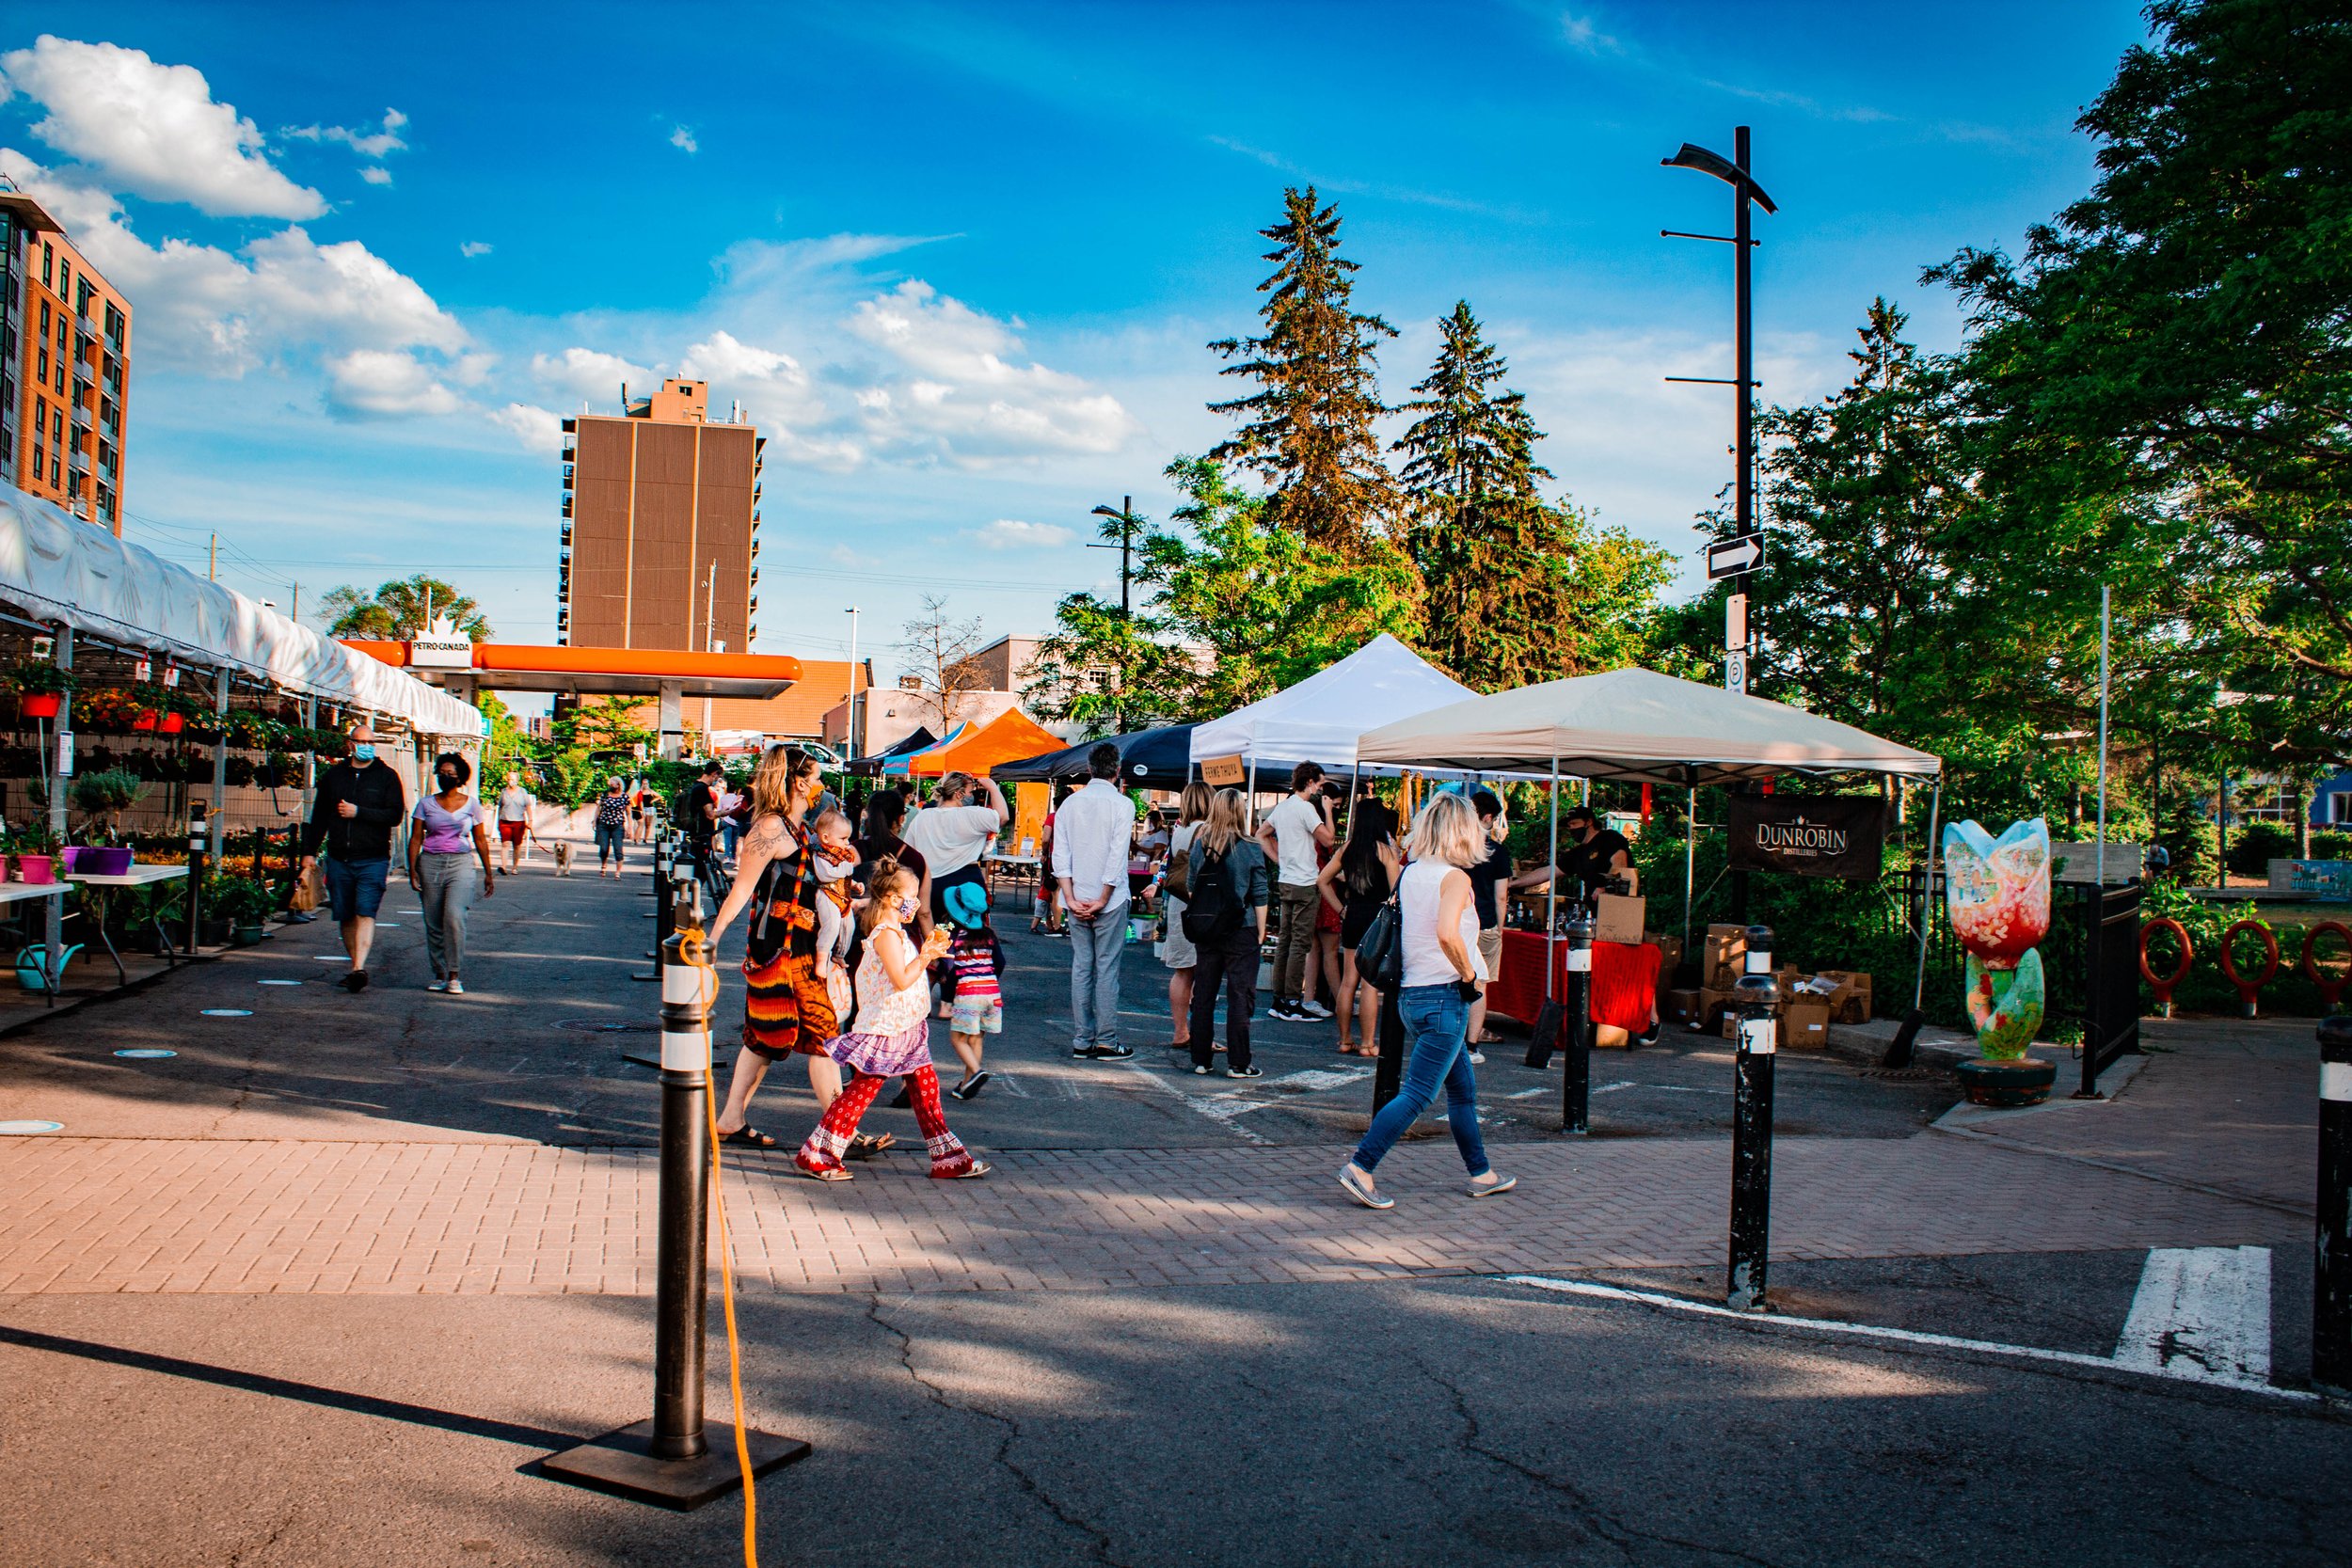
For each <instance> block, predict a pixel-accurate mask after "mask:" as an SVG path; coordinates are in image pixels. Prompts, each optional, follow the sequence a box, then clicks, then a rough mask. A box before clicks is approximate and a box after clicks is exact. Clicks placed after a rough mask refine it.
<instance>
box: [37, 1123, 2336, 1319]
mask: <svg viewBox="0 0 2352 1568" xmlns="http://www.w3.org/2000/svg"><path fill="white" fill-rule="evenodd" d="M1344 1154H1345V1151H1344V1149H1342V1148H1296V1147H1291V1148H1266V1149H1257V1148H1253V1149H1248V1150H1224V1149H1198V1148H1191V1149H1181V1150H1078V1151H1040V1152H1027V1153H1010V1154H1004V1155H1000V1156H997V1157H996V1164H997V1170H996V1173H995V1174H994V1175H993V1176H992V1177H991V1178H990V1179H989V1180H985V1181H978V1182H934V1181H931V1180H929V1179H927V1178H926V1177H924V1176H923V1175H922V1174H921V1166H920V1163H919V1160H918V1159H917V1158H916V1157H915V1155H914V1154H913V1153H910V1152H908V1151H904V1150H900V1151H895V1152H893V1153H892V1154H890V1155H888V1156H885V1157H884V1159H883V1160H882V1162H881V1164H879V1166H866V1167H861V1172H862V1173H861V1175H860V1177H859V1179H858V1180H855V1181H853V1182H849V1183H844V1184H840V1185H834V1186H824V1185H819V1184H818V1183H815V1182H811V1181H807V1180H802V1179H800V1178H798V1177H795V1176H793V1175H790V1174H789V1172H788V1167H787V1165H786V1164H784V1162H783V1161H781V1160H778V1159H775V1158H773V1157H762V1158H759V1159H755V1160H753V1161H750V1162H747V1163H745V1164H738V1165H731V1166H730V1169H729V1175H728V1194H729V1199H730V1201H729V1204H728V1213H729V1215H730V1217H731V1219H732V1221H733V1224H734V1227H735V1234H736V1257H737V1261H738V1264H739V1275H740V1277H741V1279H742V1281H743V1283H744V1284H745V1286H746V1287H747V1288H748V1289H750V1290H754V1291H758V1290H773V1291H869V1290H884V1291H910V1290H911V1291H931V1290H956V1291H983V1290H1051V1289H1080V1288H1099V1287H1119V1286H1131V1285H1190V1284H1213V1283H1230V1282H1234V1281H1310V1280H1351V1279H1381V1278H1393V1277H1399V1276H1411V1275H1447V1274H1466V1273H1468V1274H1478V1273H1501V1272H1507V1271H1513V1270H1542V1269H1565V1268H1578V1267H1587V1268H1589V1267H1633V1266H1648V1265H1662V1264H1675V1263H1703V1262H1708V1261H1710V1260H1713V1259H1718V1258H1720V1257H1721V1255H1722V1251H1723V1246H1724V1209H1725V1204H1726V1202H1727V1193H1728V1171H1729V1150H1728V1148H1727V1146H1726V1145H1725V1144H1724V1142H1722V1141H1720V1140H1684V1139H1657V1140H1640V1141H1633V1140H1628V1141H1625V1142H1607V1141H1603V1142H1594V1143H1584V1144H1579V1145H1574V1146H1569V1145H1552V1146H1537V1145H1522V1146H1518V1147H1516V1148H1512V1149H1511V1150H1510V1151H1509V1158H1508V1160H1507V1162H1505V1163H1506V1164H1507V1167H1508V1168H1510V1169H1511V1170H1513V1171H1515V1172H1516V1173H1517V1174H1518V1175H1519V1176H1520V1178H1521V1185H1520V1187H1519V1190H1518V1192H1517V1193H1515V1194H1512V1195H1511V1196H1507V1197H1504V1198H1500V1199H1492V1200H1483V1201H1475V1202H1474V1201H1472V1200H1471V1199H1470V1198H1469V1197H1468V1196H1465V1195H1464V1194H1463V1192H1462V1190H1461V1184H1460V1183H1461V1167H1460V1164H1458V1162H1457V1160H1456V1158H1455V1156H1454V1150H1453V1148H1452V1146H1451V1144H1450V1143H1448V1142H1446V1141H1445V1140H1443V1139H1438V1140H1434V1141H1431V1142H1426V1143H1418V1144H1414V1145H1409V1146H1407V1147H1406V1148H1401V1149H1399V1150H1398V1151H1397V1153H1396V1154H1395V1155H1394V1156H1392V1157H1391V1161H1390V1163H1389V1164H1387V1165H1385V1166H1384V1167H1383V1169H1382V1178H1383V1182H1382V1184H1383V1186H1384V1187H1386V1188H1387V1189H1388V1190H1389V1191H1390V1192H1391V1194H1392V1195H1393V1196H1396V1198H1397V1200H1398V1202H1397V1207H1396V1208H1395V1209H1394V1210H1393V1211H1391V1212H1388V1213H1385V1214H1374V1213H1370V1212H1365V1211H1363V1210H1360V1209H1357V1208H1355V1207H1353V1206H1351V1205H1349V1204H1348V1203H1347V1202H1346V1200H1345V1199H1344V1197H1343V1195H1342V1194H1341V1193H1340V1192H1339V1190H1338V1188H1337V1187H1336V1185H1335V1184H1334V1182H1333V1180H1332V1178H1333V1174H1334V1172H1335V1171H1336V1170H1337V1169H1338V1166H1339V1164H1340V1163H1341V1161H1342V1159H1343V1157H1344ZM654 1168H655V1167H654V1163H653V1160H652V1158H651V1156H650V1154H648V1153H645V1152H642V1151H635V1150H597V1149H566V1148H549V1147H545V1146H539V1145H532V1144H522V1143H483V1144H450V1143H423V1144H410V1143H354V1142H322V1141H310V1142H299V1141H277V1142H261V1143H256V1142H239V1141H230V1140H220V1139H213V1140H167V1139H145V1140H109V1139H79V1138H71V1137H47V1138H42V1137H35V1138H25V1139H21V1140H12V1141H10V1142H9V1143H8V1144H6V1145H5V1146H0V1293H8V1292H40V1291H60V1292H65V1291H72V1292H93V1291H180V1292H207V1293H216V1292H217V1293H236V1292H265V1291H294V1292H324V1293H386V1292H416V1291H422V1292H428V1293H466V1292H497V1293H531V1294H548V1293H558V1292H566V1291H596V1292H613V1293H644V1292H648V1291H650V1290H651V1289H652V1281H653V1237H652V1210H653V1196H654ZM1775 1199H1776V1208H1775V1213H1774V1228H1773V1234H1772V1239H1773V1251H1774V1253H1775V1255H1776V1256H1781V1257H1788V1258H1847V1257H1885V1256H1902V1255H1935V1254H1957V1253H1983V1252H2038V1251H2071V1250H2082V1249H2097V1248H2110V1247H2128V1246H2182V1245H2200V1244H2225V1243H2265V1242H2267V1243H2290V1242H2299V1241H2301V1240H2302V1239H2303V1237H2304V1227H2302V1226H2301V1225H2299V1224H2298V1223H2296V1221H2295V1220H2294V1219H2293V1218H2292V1217H2291V1216H2288V1215H2285V1214H2281V1213H2280V1212H2277V1211H2275V1210H2268V1209H2263V1208H2258V1207H2255V1206H2252V1205H2249V1204H2244V1203H2238V1202H2234V1201H2232V1200H2230V1199H2228V1198H2223V1197H2217V1196H2206V1195H2202V1194H2199V1193H2196V1192H2191V1191H2186V1190H2184V1189H2182V1188H2179V1187H2176V1186H2170V1185H2167V1184H2166V1183H2164V1182H2161V1181H2156V1180H2146V1179H2143V1178H2138V1177H2134V1176H2129V1175H2125V1174H2122V1173H2118V1172H2107V1171H2102V1170H2096V1169H2090V1168H2088V1167H2085V1166H2082V1165H2078V1164H2068V1163H2065V1162H2060V1161H2053V1160H2048V1159H2044V1158H2039V1157H2036V1156H2034V1155H2031V1154H2022V1153H2012V1152H2010V1151H2009V1150H2008V1149H2006V1148H1999V1147H1995V1146H1993V1145H1990V1144H1987V1143H1984V1142H1980V1141H1972V1140H1962V1139H1956V1138H1950V1137H1946V1136H1942V1135H1940V1134H1933V1133H1931V1134H1927V1135H1924V1136H1921V1137H1915V1138H1911V1139H1900V1140H1897V1139H1829V1138H1788V1139H1783V1140H1782V1141H1781V1143H1780V1144H1779V1146H1778V1149H1777V1153H1776V1164H1775Z"/></svg>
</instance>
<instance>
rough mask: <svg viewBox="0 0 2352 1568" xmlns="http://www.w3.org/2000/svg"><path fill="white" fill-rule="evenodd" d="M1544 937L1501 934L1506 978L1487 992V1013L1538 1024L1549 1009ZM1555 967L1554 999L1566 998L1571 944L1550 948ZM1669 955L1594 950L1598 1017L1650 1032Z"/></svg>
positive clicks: (1603, 945) (1606, 947)
mask: <svg viewBox="0 0 2352 1568" xmlns="http://www.w3.org/2000/svg"><path fill="white" fill-rule="evenodd" d="M1545 946H1546V943H1545V941H1544V937H1543V933H1542V932H1540V931H1513V930H1505V931H1504V932H1503V933H1502V974H1501V975H1500V976H1498V977H1497V978H1496V979H1495V981H1494V982H1493V983H1492V984H1491V985H1489V986H1487V988H1486V1010H1487V1011H1488V1012H1490V1013H1501V1014H1502V1016H1503V1017H1505V1018H1515V1019H1518V1021H1519V1022H1521V1023H1533V1022H1535V1014H1536V1013H1537V1011H1538V1010H1540V1009H1541V1008H1542V1006H1543V1005H1544V949H1545ZM1549 946H1550V948H1551V959H1552V962H1553V964H1554V965H1555V966H1556V967H1555V968H1554V970H1553V972H1552V976H1551V994H1552V995H1553V996H1555V997H1560V996H1565V995H1566V994H1567V947H1568V944H1567V942H1566V940H1565V938H1555V939H1553V940H1552V942H1550V943H1549ZM1663 956H1664V955H1662V954H1661V953H1660V952H1659V950H1658V949H1657V948H1655V947H1652V946H1649V945H1648V944H1647V943H1644V944H1643V945H1641V946H1638V947H1629V946H1626V945H1623V944H1621V943H1618V942H1595V943H1594V944H1593V1017H1594V1018H1595V1019H1596V1020H1597V1021H1598V1022H1602V1023H1613V1024H1615V1025H1616V1026H1617V1027H1618V1028H1620V1029H1623V1030H1626V1031H1628V1032H1629V1033H1631V1034H1640V1033H1641V1032H1642V1031H1643V1030H1645V1029H1646V1028H1648V1027H1649V1022H1650V1009H1651V1008H1652V1006H1654V1005H1655V1004H1656V1001H1657V997H1658V966H1659V961H1660V959H1661V958H1663Z"/></svg>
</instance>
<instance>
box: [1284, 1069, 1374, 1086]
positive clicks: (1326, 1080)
mask: <svg viewBox="0 0 2352 1568" xmlns="http://www.w3.org/2000/svg"><path fill="white" fill-rule="evenodd" d="M1371 1076H1372V1069H1370V1068H1357V1069H1353V1070H1352V1071H1342V1070H1340V1069H1336V1068H1320V1067H1311V1068H1301V1069H1299V1070H1297V1071H1296V1072H1286V1073H1284V1074H1282V1076H1281V1077H1279V1078H1269V1079H1267V1080H1266V1081H1265V1087H1267V1088H1269V1089H1279V1088H1280V1087H1282V1086H1283V1085H1295V1086H1296V1087H1298V1088H1302V1089H1336V1088H1340V1087H1342V1086H1343V1085H1348V1084H1360V1083H1362V1082H1363V1081H1364V1080H1365V1079H1367V1078H1369V1077H1371Z"/></svg>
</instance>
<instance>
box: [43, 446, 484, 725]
mask: <svg viewBox="0 0 2352 1568" xmlns="http://www.w3.org/2000/svg"><path fill="white" fill-rule="evenodd" d="M0 497H4V498H5V499H4V500H0V600H5V601H7V602H8V603H10V604H13V605H14V606H16V608H18V609H19V610H23V611H24V613H25V614H26V615H28V616H30V617H31V618H33V619H36V620H41V621H52V622H60V623H63V624H64V625H66V626H72V628H73V629H74V630H76V631H85V632H88V633H90V634H91V635H92V636H95V637H99V638H103V639H104V640H105V641H109V642H114V643H119V644H120V645H121V646H123V647H125V648H138V649H144V650H146V651H147V652H150V653H153V654H163V655H167V656H169V657H172V658H174V659H177V660H179V661H180V662H182V663H184V664H193V665H199V666H202V667H204V668H207V669H220V668H224V667H225V668H227V669H229V670H230V671H233V672H236V673H241V674H245V675H248V676H252V677H255V678H257V679H266V680H269V681H271V682H273V683H275V684H276V685H277V686H278V687H280V688H282V689H285V690H288V691H291V692H294V693H295V694H296V695H298V696H306V697H317V698H321V699H323V700H325V701H327V702H331V703H337V704H341V705H346V706H351V707H359V708H365V709H368V710H369V711H371V712H374V713H381V714H388V715H390V716H391V717H393V718H395V719H398V720H400V721H403V722H405V724H407V725H408V727H409V728H410V729H412V730H415V731H417V732H419V733H420V734H423V735H431V736H456V737H466V736H479V735H481V734H482V733H483V728H482V714H481V712H480V711H479V710H478V709H476V708H475V707H474V706H473V705H471V704H470V703H461V702H459V701H458V700H457V699H456V698H454V697H453V696H451V695H449V693H447V692H445V691H443V690H441V689H439V688H438V687H433V686H427V685H426V684H425V683H424V682H422V681H421V680H419V679H417V678H416V677H415V676H413V675H408V674H404V673H401V672H400V671H398V670H395V669H393V668H392V667H391V666H390V665H389V664H385V663H382V662H380V661H378V660H376V659H373V658H370V657H367V656H366V655H365V654H361V653H358V652H355V651H354V650H352V649H350V648H346V647H344V646H343V645H342V643H341V642H338V641H335V640H334V639H333V638H331V637H325V636H322V635H320V634H319V633H317V632H315V631H312V630H310V628H309V627H308V626H297V625H296V624H295V623H294V622H293V621H290V620H288V619H287V618H286V617H285V616H283V615H280V614H278V611H276V610H270V609H267V608H265V607H263V606H262V605H258V604H255V603H254V602H253V601H252V600H251V599H248V598H246V596H245V595H244V594H239V593H236V592H234V591H233V590H231V589H227V588H223V587H222V586H221V585H220V584H218V583H216V582H211V581H208V580H206V579H205V578H200V577H198V576H197V575H196V574H195V573H194V572H191V571H188V570H187V569H186V568H185V567H182V566H175V565H173V564H172V563H171V562H168V561H165V560H163V559H161V558H160V557H158V556H156V555H154V554H153V553H151V552H150V551H148V550H144V549H141V548H140V547H139V546H136V545H128V544H125V543H123V542H122V541H121V540H119V539H117V538H116V537H115V536H114V535H113V534H112V533H111V532H109V531H106V530H105V529H103V528H100V527H98V526H96V525H95V524H92V523H86V522H83V521H81V520H79V519H78V518H75V517H73V516H72V515H70V514H68V513H67V512H66V511H65V510H64V509H62V508H61V507H59V506H57V505H56V503H54V502H51V501H45V500H42V499H40V498H38V497H35V496H29V495H26V494H25V493H24V491H22V490H18V489H16V488H14V487H12V486H9V487H0Z"/></svg>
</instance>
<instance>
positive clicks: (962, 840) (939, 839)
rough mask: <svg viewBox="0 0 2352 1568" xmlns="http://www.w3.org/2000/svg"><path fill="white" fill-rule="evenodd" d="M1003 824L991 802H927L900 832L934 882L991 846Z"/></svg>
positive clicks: (958, 869)
mask: <svg viewBox="0 0 2352 1568" xmlns="http://www.w3.org/2000/svg"><path fill="white" fill-rule="evenodd" d="M1002 826H1003V824H1002V823H1001V822H999V821H998V820H997V817H996V808H995V807H994V806H926V807H924V808H923V809H922V810H921V811H918V812H916V813H915V814H914V817H913V818H912V819H911V820H909V821H908V823H907V825H906V829H905V831H904V832H902V833H900V834H899V836H900V837H901V838H903V839H905V840H906V842H907V845H908V847H910V848H913V849H914V850H915V851H917V852H918V853H920V854H921V855H922V857H923V863H924V864H925V865H926V866H928V867H930V873H931V880H932V881H934V882H936V881H938V880H939V879H941V878H943V877H946V876H948V875H949V874H951V873H953V872H957V871H961V870H962V869H963V868H964V867H965V866H967V865H971V864H973V863H976V862H977V861H978V860H979V858H980V857H981V856H982V855H984V854H986V853H988V851H989V850H991V849H993V848H994V847H995V846H996V830H997V829H998V828H1000V827H1002Z"/></svg>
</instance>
